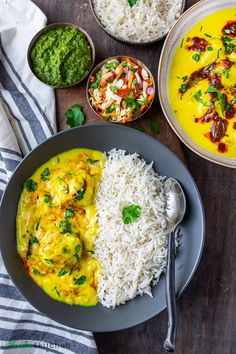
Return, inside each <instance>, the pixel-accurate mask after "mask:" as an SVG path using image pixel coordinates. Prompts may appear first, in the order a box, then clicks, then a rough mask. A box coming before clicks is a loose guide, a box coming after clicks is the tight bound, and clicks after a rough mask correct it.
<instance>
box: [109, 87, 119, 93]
mask: <svg viewBox="0 0 236 354" xmlns="http://www.w3.org/2000/svg"><path fill="white" fill-rule="evenodd" d="M110 90H111V91H112V92H114V93H117V91H118V87H117V86H110Z"/></svg>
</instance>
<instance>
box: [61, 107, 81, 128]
mask: <svg viewBox="0 0 236 354" xmlns="http://www.w3.org/2000/svg"><path fill="white" fill-rule="evenodd" d="M65 116H66V124H67V125H69V126H70V127H71V128H73V127H79V126H81V125H83V124H84V122H85V115H84V113H83V112H82V107H81V106H80V105H79V104H75V105H74V106H72V107H71V108H70V109H68V111H66V113H65Z"/></svg>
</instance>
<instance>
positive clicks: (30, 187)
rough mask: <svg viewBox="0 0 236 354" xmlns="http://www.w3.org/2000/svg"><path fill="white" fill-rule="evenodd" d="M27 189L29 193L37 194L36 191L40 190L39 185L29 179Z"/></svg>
mask: <svg viewBox="0 0 236 354" xmlns="http://www.w3.org/2000/svg"><path fill="white" fill-rule="evenodd" d="M25 188H26V189H27V191H28V192H35V191H36V189H37V188H38V185H37V183H36V182H34V181H33V180H32V179H28V180H27V181H26V182H25Z"/></svg>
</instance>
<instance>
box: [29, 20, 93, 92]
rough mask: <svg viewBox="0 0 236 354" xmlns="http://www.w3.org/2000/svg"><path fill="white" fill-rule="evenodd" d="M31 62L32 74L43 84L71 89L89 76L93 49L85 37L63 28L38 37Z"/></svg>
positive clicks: (32, 51)
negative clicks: (70, 86)
mask: <svg viewBox="0 0 236 354" xmlns="http://www.w3.org/2000/svg"><path fill="white" fill-rule="evenodd" d="M30 59H31V64H32V70H33V72H34V74H35V75H36V76H37V77H38V78H39V79H40V80H41V81H43V82H45V83H46V84H49V85H52V86H58V87H59V86H69V85H73V84H75V83H76V82H78V81H80V80H81V79H83V78H84V77H85V76H86V75H87V74H88V73H89V70H90V68H91V65H92V49H91V47H90V45H89V42H88V40H87V38H86V36H85V35H84V33H82V32H80V31H79V30H77V29H76V28H71V27H60V28H56V29H52V30H49V31H48V32H46V33H45V34H43V35H42V36H41V37H39V39H38V40H37V42H36V43H35V45H34V46H33V48H32V50H31V53H30Z"/></svg>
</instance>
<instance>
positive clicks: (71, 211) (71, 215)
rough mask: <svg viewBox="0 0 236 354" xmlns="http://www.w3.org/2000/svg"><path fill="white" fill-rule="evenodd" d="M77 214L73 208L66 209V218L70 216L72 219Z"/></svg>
mask: <svg viewBox="0 0 236 354" xmlns="http://www.w3.org/2000/svg"><path fill="white" fill-rule="evenodd" d="M74 216H75V212H74V210H73V209H66V211H65V218H66V219H67V218H70V219H72V218H73V217H74Z"/></svg>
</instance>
